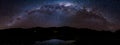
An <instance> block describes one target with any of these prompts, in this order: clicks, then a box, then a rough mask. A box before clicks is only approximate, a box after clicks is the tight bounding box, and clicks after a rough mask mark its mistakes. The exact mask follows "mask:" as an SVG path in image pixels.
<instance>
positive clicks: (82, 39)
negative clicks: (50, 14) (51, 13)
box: [0, 27, 120, 45]
mask: <svg viewBox="0 0 120 45" xmlns="http://www.w3.org/2000/svg"><path fill="white" fill-rule="evenodd" d="M119 32H120V31H118V32H107V31H96V30H92V29H87V28H81V29H77V28H72V27H59V28H57V27H51V28H42V27H34V28H27V29H23V28H11V29H4V30H1V31H0V37H1V39H0V44H1V45H7V44H11V45H12V44H13V45H28V44H29V45H33V44H34V43H35V41H44V40H49V39H61V40H76V42H75V43H76V45H77V44H90V45H92V44H95V43H99V42H101V41H102V42H101V43H107V41H111V43H112V42H115V41H116V40H119V38H120V35H119ZM97 41H98V42H97ZM111 43H110V44H111ZM116 43H117V42H116ZM101 45H102V44H101Z"/></svg>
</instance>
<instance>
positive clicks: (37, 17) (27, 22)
mask: <svg viewBox="0 0 120 45" xmlns="http://www.w3.org/2000/svg"><path fill="white" fill-rule="evenodd" d="M36 26H40V27H60V26H71V27H79V28H80V27H83V28H85V27H86V28H97V29H113V28H114V27H113V26H112V23H111V20H109V18H107V17H105V16H104V13H103V12H102V11H99V10H97V9H95V8H91V7H87V6H83V5H81V4H77V3H73V2H59V1H58V2H57V3H44V4H40V5H39V6H37V7H34V8H31V9H29V10H25V11H23V13H21V14H19V15H17V16H13V18H12V21H10V22H9V23H8V24H7V27H36Z"/></svg>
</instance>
